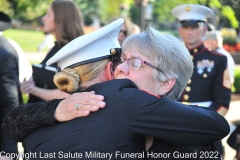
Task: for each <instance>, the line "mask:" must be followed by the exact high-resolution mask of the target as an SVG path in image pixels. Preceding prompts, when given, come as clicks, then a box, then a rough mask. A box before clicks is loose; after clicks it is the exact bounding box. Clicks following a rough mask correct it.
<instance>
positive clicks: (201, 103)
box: [183, 101, 212, 108]
mask: <svg viewBox="0 0 240 160" xmlns="http://www.w3.org/2000/svg"><path fill="white" fill-rule="evenodd" d="M183 104H188V105H198V106H200V107H207V108H208V107H209V106H210V105H211V104H212V101H205V102H183Z"/></svg>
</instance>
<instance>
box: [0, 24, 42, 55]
mask: <svg viewBox="0 0 240 160" xmlns="http://www.w3.org/2000/svg"><path fill="white" fill-rule="evenodd" d="M4 36H5V37H7V38H11V39H13V40H14V41H16V42H17V43H18V44H19V45H20V46H21V48H22V49H23V51H25V52H26V51H28V52H29V51H37V47H38V45H39V44H41V43H42V41H43V40H44V34H43V32H41V31H35V30H21V29H8V30H6V31H5V32H4Z"/></svg>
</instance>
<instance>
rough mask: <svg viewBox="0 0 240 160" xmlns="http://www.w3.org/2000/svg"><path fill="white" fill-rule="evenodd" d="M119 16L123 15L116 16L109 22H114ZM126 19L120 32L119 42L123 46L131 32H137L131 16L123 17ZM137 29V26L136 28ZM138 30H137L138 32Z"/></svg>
mask: <svg viewBox="0 0 240 160" xmlns="http://www.w3.org/2000/svg"><path fill="white" fill-rule="evenodd" d="M118 18H121V17H115V18H112V19H111V20H110V21H109V22H108V24H109V23H111V22H113V21H115V20H117V19H118ZM122 18H123V19H124V24H123V25H122V28H121V30H120V32H119V34H118V42H119V44H120V45H121V46H122V43H123V41H124V40H125V39H126V38H127V37H128V36H130V35H131V34H133V32H135V28H134V25H133V23H132V22H131V21H130V19H129V18H127V17H122ZM136 29H137V28H136ZM137 32H138V31H137V30H136V33H137Z"/></svg>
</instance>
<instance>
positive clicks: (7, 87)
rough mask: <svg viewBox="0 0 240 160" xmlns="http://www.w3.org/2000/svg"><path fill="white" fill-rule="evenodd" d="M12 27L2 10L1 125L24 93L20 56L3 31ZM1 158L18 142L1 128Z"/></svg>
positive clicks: (0, 58)
mask: <svg viewBox="0 0 240 160" xmlns="http://www.w3.org/2000/svg"><path fill="white" fill-rule="evenodd" d="M10 27H11V19H10V18H9V16H8V15H6V14H4V13H3V12H0V125H2V122H3V119H4V118H5V116H6V115H7V114H8V113H9V112H10V111H11V110H12V109H14V108H15V107H17V106H18V105H19V104H22V102H23V101H22V94H21V91H20V82H19V57H18V53H17V51H16V49H15V48H14V46H12V44H11V43H10V42H9V40H8V39H6V38H5V37H4V36H3V31H5V30H6V29H8V28H10ZM0 151H1V153H0V154H1V155H0V156H1V158H2V157H3V156H4V155H5V154H6V153H15V154H16V153H17V152H18V150H17V142H16V141H14V140H13V139H11V138H10V137H9V136H8V135H7V134H6V133H5V132H4V131H3V130H2V127H1V128H0Z"/></svg>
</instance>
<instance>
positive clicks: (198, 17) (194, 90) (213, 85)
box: [172, 4, 231, 116]
mask: <svg viewBox="0 0 240 160" xmlns="http://www.w3.org/2000/svg"><path fill="white" fill-rule="evenodd" d="M172 14H173V15H174V16H175V17H176V18H177V19H178V20H179V22H180V25H181V27H186V26H191V27H198V26H201V25H204V23H205V22H206V21H207V18H210V17H211V16H213V12H212V10H211V9H210V8H208V7H205V6H201V5H193V4H184V5H180V6H177V7H175V8H174V9H173V10H172ZM189 52H190V54H191V56H192V60H193V63H194V72H193V76H192V77H191V79H190V80H189V81H188V84H187V86H186V88H185V90H184V91H183V93H182V96H181V97H180V99H179V100H180V101H181V102H184V103H186V104H197V105H200V106H205V107H209V108H212V109H214V110H216V111H217V112H218V113H220V114H221V115H223V116H224V115H225V114H226V113H227V111H228V109H229V103H230V99H231V80H230V74H229V71H228V69H227V58H226V57H225V56H223V55H222V54H219V53H217V52H214V51H209V50H208V49H206V48H205V47H204V45H203V43H201V44H199V45H198V46H196V47H194V48H191V49H189Z"/></svg>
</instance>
